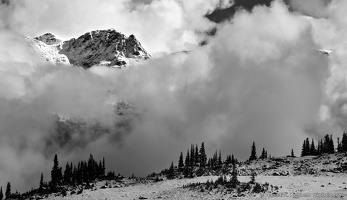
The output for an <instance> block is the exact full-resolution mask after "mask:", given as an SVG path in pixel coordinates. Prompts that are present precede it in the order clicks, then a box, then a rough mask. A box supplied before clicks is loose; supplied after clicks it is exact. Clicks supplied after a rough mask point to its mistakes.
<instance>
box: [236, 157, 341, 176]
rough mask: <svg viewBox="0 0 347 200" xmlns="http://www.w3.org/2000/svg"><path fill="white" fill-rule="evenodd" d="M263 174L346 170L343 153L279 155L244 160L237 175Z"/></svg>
mask: <svg viewBox="0 0 347 200" xmlns="http://www.w3.org/2000/svg"><path fill="white" fill-rule="evenodd" d="M253 171H254V172H256V173H257V174H259V175H265V176H297V175H317V176H319V175H329V174H337V173H345V172H346V171H347V157H346V154H345V153H335V154H323V155H319V156H304V157H281V158H269V159H264V160H257V161H252V162H246V163H243V164H240V165H239V175H241V176H249V175H250V174H251V173H252V172H253Z"/></svg>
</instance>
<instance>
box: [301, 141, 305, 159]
mask: <svg viewBox="0 0 347 200" xmlns="http://www.w3.org/2000/svg"><path fill="white" fill-rule="evenodd" d="M301 156H306V140H304V143H303V144H302V149H301Z"/></svg>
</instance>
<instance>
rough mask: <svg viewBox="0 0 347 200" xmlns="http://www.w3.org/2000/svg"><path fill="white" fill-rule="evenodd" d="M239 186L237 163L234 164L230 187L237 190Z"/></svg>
mask: <svg viewBox="0 0 347 200" xmlns="http://www.w3.org/2000/svg"><path fill="white" fill-rule="evenodd" d="M238 184H239V180H238V179H237V167H236V163H235V162H234V163H233V170H232V172H231V179H230V186H231V187H232V188H236V186H237V185H238Z"/></svg>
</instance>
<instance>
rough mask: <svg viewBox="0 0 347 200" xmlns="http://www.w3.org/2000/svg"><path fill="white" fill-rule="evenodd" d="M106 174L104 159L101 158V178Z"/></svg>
mask: <svg viewBox="0 0 347 200" xmlns="http://www.w3.org/2000/svg"><path fill="white" fill-rule="evenodd" d="M105 174H106V165H105V157H102V174H101V176H103V177H104V176H105Z"/></svg>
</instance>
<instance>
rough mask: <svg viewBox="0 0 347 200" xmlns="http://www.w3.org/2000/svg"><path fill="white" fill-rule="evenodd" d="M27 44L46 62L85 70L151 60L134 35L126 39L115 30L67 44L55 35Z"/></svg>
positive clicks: (100, 31) (31, 39) (44, 36)
mask: <svg viewBox="0 0 347 200" xmlns="http://www.w3.org/2000/svg"><path fill="white" fill-rule="evenodd" d="M28 40H29V45H30V46H31V47H32V48H33V49H34V50H36V51H37V52H38V53H39V54H40V55H41V57H43V58H44V59H46V60H47V61H50V62H53V63H63V64H68V65H70V64H71V65H75V66H80V67H83V68H89V67H91V66H94V65H103V66H109V67H123V66H126V65H127V64H128V62H129V61H130V60H134V61H143V60H147V59H149V58H150V57H151V55H150V54H149V53H147V51H146V50H145V49H144V48H143V47H142V45H141V43H140V42H139V41H138V40H137V39H136V37H135V36H134V35H130V36H129V37H127V36H125V35H124V34H122V33H120V32H117V31H116V30H114V29H107V30H96V31H91V32H87V33H85V34H83V35H81V36H80V37H78V38H72V39H70V40H68V41H64V42H63V41H61V40H59V39H57V38H56V37H55V36H54V35H53V34H52V33H46V34H44V35H41V36H39V37H35V38H28Z"/></svg>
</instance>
